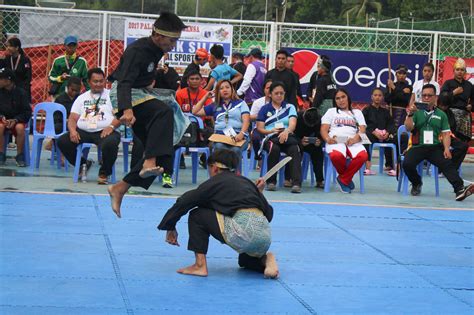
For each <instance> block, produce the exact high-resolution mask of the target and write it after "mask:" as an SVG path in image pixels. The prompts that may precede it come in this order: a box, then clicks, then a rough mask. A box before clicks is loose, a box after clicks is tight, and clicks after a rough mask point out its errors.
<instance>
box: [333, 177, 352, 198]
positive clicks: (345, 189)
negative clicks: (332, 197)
mask: <svg viewBox="0 0 474 315" xmlns="http://www.w3.org/2000/svg"><path fill="white" fill-rule="evenodd" d="M336 180H337V183H338V184H339V186H340V187H341V192H342V193H344V194H350V193H351V188H350V187H349V186H348V185H344V184H343V183H342V182H341V180H340V179H339V176H338V177H337V178H336Z"/></svg>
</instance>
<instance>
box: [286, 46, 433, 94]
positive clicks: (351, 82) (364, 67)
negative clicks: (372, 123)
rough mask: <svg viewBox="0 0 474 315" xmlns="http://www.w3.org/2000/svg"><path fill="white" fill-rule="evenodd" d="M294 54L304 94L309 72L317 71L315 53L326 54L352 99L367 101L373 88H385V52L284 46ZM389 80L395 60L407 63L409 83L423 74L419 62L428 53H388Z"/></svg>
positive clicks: (333, 70) (338, 80)
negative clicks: (389, 63)
mask: <svg viewBox="0 0 474 315" xmlns="http://www.w3.org/2000/svg"><path fill="white" fill-rule="evenodd" d="M284 49H285V50H286V51H288V52H289V53H290V54H292V55H293V56H294V57H295V65H294V68H293V70H294V71H296V73H298V75H299V77H300V83H301V91H302V92H303V94H304V95H306V94H307V89H308V85H309V80H310V78H311V75H312V74H313V73H314V72H315V71H317V62H318V59H319V56H321V55H326V56H328V57H329V58H330V59H331V61H332V69H331V72H332V75H333V78H334V80H335V82H336V84H337V86H338V87H342V88H345V89H346V90H348V91H349V93H350V95H351V98H352V100H353V101H356V102H362V103H369V102H370V94H371V91H372V89H373V88H375V87H381V88H384V89H385V88H386V86H387V80H388V71H389V69H388V58H387V54H386V53H377V52H361V51H343V50H327V49H305V48H284ZM390 59H391V65H392V80H394V81H395V68H396V66H397V65H398V64H405V65H406V66H407V67H408V76H407V81H408V82H409V83H410V84H413V83H414V82H415V81H417V80H420V79H422V78H423V74H422V70H423V69H422V68H423V64H425V63H426V62H428V60H429V59H428V55H413V54H394V53H392V54H391V58H390Z"/></svg>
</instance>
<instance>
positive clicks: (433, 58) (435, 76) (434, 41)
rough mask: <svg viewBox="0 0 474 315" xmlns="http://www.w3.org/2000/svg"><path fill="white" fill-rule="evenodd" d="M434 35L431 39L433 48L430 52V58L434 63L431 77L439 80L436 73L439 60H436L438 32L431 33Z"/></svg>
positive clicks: (437, 72)
mask: <svg viewBox="0 0 474 315" xmlns="http://www.w3.org/2000/svg"><path fill="white" fill-rule="evenodd" d="M433 36H434V39H433V50H432V52H431V60H432V61H433V63H434V64H435V65H436V67H435V69H434V73H433V78H435V80H436V81H438V80H439V78H438V74H439V70H438V68H439V62H437V61H438V60H437V59H438V42H439V33H438V32H435V33H434V34H433Z"/></svg>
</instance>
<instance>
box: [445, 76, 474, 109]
mask: <svg viewBox="0 0 474 315" xmlns="http://www.w3.org/2000/svg"><path fill="white" fill-rule="evenodd" d="M457 87H462V89H463V92H462V93H461V94H458V95H453V91H454V89H456V88H457ZM443 92H448V93H449V96H450V104H451V106H450V108H457V109H464V110H466V106H467V105H468V101H469V98H470V97H472V96H471V95H473V93H474V91H473V87H472V84H471V82H469V81H467V80H463V81H462V82H459V81H458V80H456V79H451V80H447V81H446V82H444V84H443V86H442V87H441V92H440V93H443ZM472 102H474V100H471V103H472Z"/></svg>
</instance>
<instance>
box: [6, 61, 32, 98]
mask: <svg viewBox="0 0 474 315" xmlns="http://www.w3.org/2000/svg"><path fill="white" fill-rule="evenodd" d="M18 57H20V60H19V61H18V65H17V64H16V63H17V57H13V56H8V57H6V58H5V61H4V65H5V68H8V69H11V70H12V71H13V72H14V73H15V85H16V86H18V87H20V88H22V89H23V90H24V91H25V92H26V95H27V96H28V100H29V102H30V103H31V61H30V58H28V57H27V56H26V55H25V54H19V55H18ZM15 66H16V69H15Z"/></svg>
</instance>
